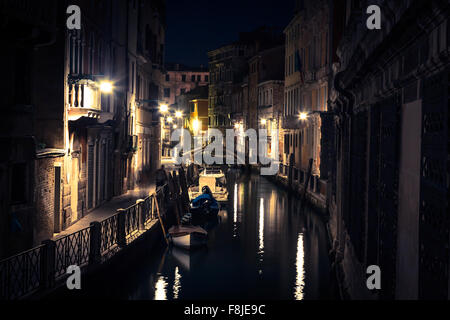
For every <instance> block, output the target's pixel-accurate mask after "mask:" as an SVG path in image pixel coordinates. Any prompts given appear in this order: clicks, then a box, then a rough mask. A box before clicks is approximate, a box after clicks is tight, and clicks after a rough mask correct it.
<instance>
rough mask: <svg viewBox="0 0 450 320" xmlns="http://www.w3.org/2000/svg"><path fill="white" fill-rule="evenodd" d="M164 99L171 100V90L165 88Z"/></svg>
mask: <svg viewBox="0 0 450 320" xmlns="http://www.w3.org/2000/svg"><path fill="white" fill-rule="evenodd" d="M164 97H165V98H169V97H170V88H164Z"/></svg>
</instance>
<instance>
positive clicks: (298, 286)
mask: <svg viewBox="0 0 450 320" xmlns="http://www.w3.org/2000/svg"><path fill="white" fill-rule="evenodd" d="M295 265H296V267H297V270H296V271H297V276H296V279H295V292H294V297H295V300H303V289H304V287H305V270H304V265H305V253H304V251H303V234H302V233H299V234H298V241H297V259H296V260H295Z"/></svg>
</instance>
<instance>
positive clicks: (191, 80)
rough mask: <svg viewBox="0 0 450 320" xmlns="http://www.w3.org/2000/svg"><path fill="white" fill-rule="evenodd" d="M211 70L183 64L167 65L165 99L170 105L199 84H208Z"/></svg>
mask: <svg viewBox="0 0 450 320" xmlns="http://www.w3.org/2000/svg"><path fill="white" fill-rule="evenodd" d="M208 83H209V72H208V69H207V68H203V66H200V67H197V68H195V67H188V66H185V65H182V64H178V63H176V64H168V65H166V74H165V79H164V95H163V99H164V100H165V101H167V103H168V105H169V107H170V106H172V105H173V104H175V103H176V98H177V97H178V96H179V95H182V94H184V93H186V92H189V91H191V90H193V89H194V88H196V87H199V86H207V85H208Z"/></svg>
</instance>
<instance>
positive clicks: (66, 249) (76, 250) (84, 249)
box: [55, 228, 91, 278]
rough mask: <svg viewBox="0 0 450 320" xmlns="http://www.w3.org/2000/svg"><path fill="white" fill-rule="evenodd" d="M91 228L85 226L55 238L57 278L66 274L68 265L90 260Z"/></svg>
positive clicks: (80, 264)
mask: <svg viewBox="0 0 450 320" xmlns="http://www.w3.org/2000/svg"><path fill="white" fill-rule="evenodd" d="M90 231H91V229H90V228H85V229H82V230H80V231H77V232H74V233H72V234H69V235H67V236H64V237H62V238H59V239H57V240H55V278H58V277H60V276H62V275H64V274H66V270H67V267H68V266H70V265H77V266H79V267H81V266H84V265H86V264H87V263H88V262H89V252H90V250H89V249H90V238H91V232H90Z"/></svg>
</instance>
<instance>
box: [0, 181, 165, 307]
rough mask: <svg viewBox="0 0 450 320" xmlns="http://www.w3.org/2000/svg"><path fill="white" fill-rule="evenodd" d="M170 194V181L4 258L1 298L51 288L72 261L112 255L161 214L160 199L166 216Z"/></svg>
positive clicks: (99, 259) (0, 263) (82, 263)
mask: <svg viewBox="0 0 450 320" xmlns="http://www.w3.org/2000/svg"><path fill="white" fill-rule="evenodd" d="M168 194H169V191H168V186H167V184H166V185H164V186H162V187H159V188H158V189H157V190H156V192H155V193H154V194H152V195H149V196H147V197H146V198H145V199H140V200H138V201H137V202H136V204H134V205H132V206H130V207H128V208H126V209H120V210H118V212H117V213H116V214H114V215H113V216H111V217H109V218H107V219H105V220H103V221H101V222H92V223H91V225H90V226H89V227H87V228H85V229H82V230H79V231H76V232H74V233H71V234H69V235H66V236H63V237H61V238H58V239H56V240H46V241H44V242H43V244H41V245H39V246H37V247H34V248H32V249H30V250H27V251H24V252H21V253H19V254H17V255H14V256H12V257H9V258H7V259H4V260H2V261H0V300H16V299H20V298H24V297H26V296H28V295H30V294H33V293H35V292H36V291H38V290H41V289H48V288H51V287H52V286H54V284H55V280H60V279H62V278H63V276H65V275H66V270H67V267H69V266H70V265H77V266H79V267H83V266H87V265H91V264H96V263H101V262H103V261H105V260H107V259H109V258H110V257H112V256H113V255H114V254H115V253H116V252H117V251H118V250H119V249H120V248H121V247H124V246H126V245H127V243H129V242H131V241H133V240H134V238H135V237H136V235H139V234H140V233H139V232H138V231H142V232H144V231H145V230H147V229H148V228H149V227H150V226H151V224H152V222H153V221H154V220H155V219H157V218H158V216H157V213H156V206H155V202H156V201H158V205H159V209H160V212H161V215H163V216H164V214H165V206H166V203H167V201H168V199H169V198H168Z"/></svg>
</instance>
